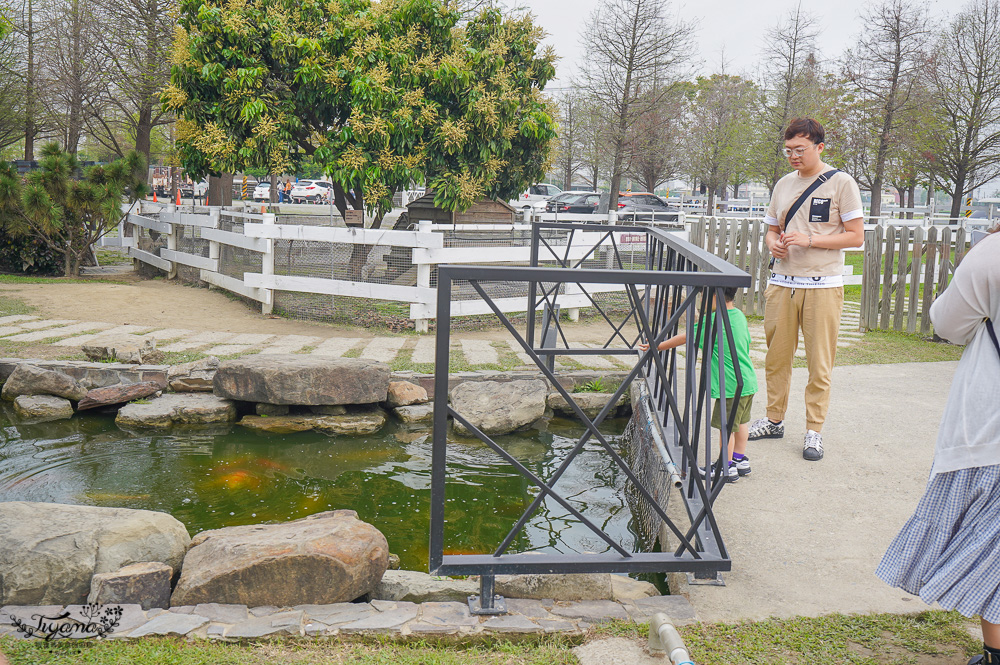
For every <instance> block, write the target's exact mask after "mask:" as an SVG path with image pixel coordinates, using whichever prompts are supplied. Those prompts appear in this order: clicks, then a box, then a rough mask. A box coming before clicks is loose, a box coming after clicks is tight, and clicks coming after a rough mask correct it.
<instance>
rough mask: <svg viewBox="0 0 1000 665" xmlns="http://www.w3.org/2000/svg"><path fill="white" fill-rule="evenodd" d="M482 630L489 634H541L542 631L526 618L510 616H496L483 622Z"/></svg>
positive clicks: (515, 615)
mask: <svg viewBox="0 0 1000 665" xmlns="http://www.w3.org/2000/svg"><path fill="white" fill-rule="evenodd" d="M483 628H484V629H486V630H488V631H490V632H491V633H522V634H525V633H526V634H532V633H535V634H537V633H542V632H544V629H543V628H542V627H541V626H539V625H538V624H537V623H535V622H534V621H532V620H531V619H528V618H527V617H523V616H519V615H517V614H511V615H506V616H496V617H492V618H490V619H487V620H486V621H484V622H483Z"/></svg>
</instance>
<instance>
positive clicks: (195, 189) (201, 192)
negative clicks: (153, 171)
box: [177, 180, 208, 199]
mask: <svg viewBox="0 0 1000 665" xmlns="http://www.w3.org/2000/svg"><path fill="white" fill-rule="evenodd" d="M177 189H179V190H180V192H181V197H182V198H185V199H190V198H194V197H195V196H197V197H202V196H205V194H206V193H208V182H207V181H205V180H202V181H201V182H194V183H191V182H182V183H181V184H180V185H178V186H177Z"/></svg>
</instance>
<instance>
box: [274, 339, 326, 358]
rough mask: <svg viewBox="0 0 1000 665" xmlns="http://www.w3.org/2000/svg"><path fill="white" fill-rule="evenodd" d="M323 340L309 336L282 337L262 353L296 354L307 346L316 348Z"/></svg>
mask: <svg viewBox="0 0 1000 665" xmlns="http://www.w3.org/2000/svg"><path fill="white" fill-rule="evenodd" d="M322 340H323V338H322V337H310V336H308V335H282V336H281V337H278V338H277V339H276V340H274V341H273V342H271V344H270V345H269V346H266V347H264V348H263V349H262V350H261V353H268V354H271V353H295V352H296V351H300V350H301V349H303V348H305V347H307V346H316V344H318V343H319V342H321V341H322Z"/></svg>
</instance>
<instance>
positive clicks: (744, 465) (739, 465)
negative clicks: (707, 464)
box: [730, 455, 750, 476]
mask: <svg viewBox="0 0 1000 665" xmlns="http://www.w3.org/2000/svg"><path fill="white" fill-rule="evenodd" d="M730 464H735V465H736V473H738V474H739V475H741V476H749V475H750V458H749V457H747V456H746V455H744V456H743V459H741V460H737V459H735V458H733V461H732V462H730Z"/></svg>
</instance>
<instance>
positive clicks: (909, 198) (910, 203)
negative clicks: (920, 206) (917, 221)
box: [906, 183, 917, 219]
mask: <svg viewBox="0 0 1000 665" xmlns="http://www.w3.org/2000/svg"><path fill="white" fill-rule="evenodd" d="M916 199H917V185H916V183H910V186H909V187H907V188H906V207H907V208H910V212H908V213H906V218H907V219H913V208H915V207H917V201H916Z"/></svg>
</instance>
